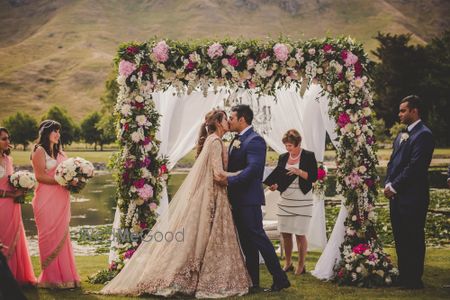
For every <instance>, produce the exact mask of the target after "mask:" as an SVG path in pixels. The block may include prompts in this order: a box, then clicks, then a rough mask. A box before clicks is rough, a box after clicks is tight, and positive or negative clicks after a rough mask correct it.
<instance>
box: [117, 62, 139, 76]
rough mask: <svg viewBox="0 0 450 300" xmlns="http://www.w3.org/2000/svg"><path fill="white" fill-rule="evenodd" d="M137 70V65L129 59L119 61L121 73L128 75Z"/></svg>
mask: <svg viewBox="0 0 450 300" xmlns="http://www.w3.org/2000/svg"><path fill="white" fill-rule="evenodd" d="M135 70H136V65H135V64H133V63H131V62H129V61H127V60H121V61H120V63H119V74H120V75H121V76H125V77H128V76H130V75H131V73H133V72H134V71H135Z"/></svg>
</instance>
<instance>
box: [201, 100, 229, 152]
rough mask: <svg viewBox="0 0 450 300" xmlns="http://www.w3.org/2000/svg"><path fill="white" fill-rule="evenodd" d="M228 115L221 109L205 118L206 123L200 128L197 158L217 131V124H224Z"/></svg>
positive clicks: (211, 112) (214, 110) (215, 110)
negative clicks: (209, 137)
mask: <svg viewBox="0 0 450 300" xmlns="http://www.w3.org/2000/svg"><path fill="white" fill-rule="evenodd" d="M226 117H227V114H226V112H225V111H223V110H220V109H213V110H212V111H210V112H209V113H207V114H206V116H205V122H203V124H202V125H201V126H200V133H199V135H198V141H197V156H196V157H198V156H199V155H200V153H201V152H202V149H203V145H204V144H205V141H206V138H207V137H208V135H210V134H212V133H214V132H215V131H216V130H217V126H216V124H217V123H220V122H222V120H223V118H226Z"/></svg>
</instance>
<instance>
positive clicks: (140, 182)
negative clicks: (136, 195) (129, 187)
mask: <svg viewBox="0 0 450 300" xmlns="http://www.w3.org/2000/svg"><path fill="white" fill-rule="evenodd" d="M133 185H134V187H135V188H137V189H141V188H143V187H144V185H145V179H144V178H141V179H139V180H136V181H135V182H134V183H133Z"/></svg>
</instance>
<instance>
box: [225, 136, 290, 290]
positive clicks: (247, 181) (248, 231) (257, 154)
mask: <svg viewBox="0 0 450 300" xmlns="http://www.w3.org/2000/svg"><path fill="white" fill-rule="evenodd" d="M235 139H237V138H235ZM238 139H239V141H240V145H239V147H236V145H237V144H238V143H237V141H235V140H233V141H232V143H231V144H230V155H229V162H228V171H229V172H236V171H242V172H240V173H239V174H238V175H236V176H231V177H228V197H229V199H230V202H231V206H232V211H233V219H234V222H235V225H236V228H237V230H238V233H239V240H240V242H241V246H242V250H243V252H244V256H245V259H246V265H247V270H248V272H249V274H250V277H251V279H252V282H253V286H259V254H258V252H260V253H261V255H262V256H263V258H264V261H265V262H266V265H267V268H268V269H269V272H270V273H271V274H272V276H273V279H274V282H275V283H281V282H284V281H286V280H287V277H286V274H285V273H284V272H283V270H282V269H281V266H280V263H279V261H278V257H277V255H276V253H275V249H274V248H273V245H272V243H271V242H270V240H269V238H268V237H267V235H266V233H265V231H264V229H263V222H262V221H263V218H262V211H261V205H264V204H265V198H264V190H263V187H262V179H263V174H264V166H265V162H266V142H265V141H264V139H263V138H262V137H261V136H259V135H258V134H257V133H256V132H254V131H253V129H252V128H250V129H248V130H247V131H246V132H244V133H243V135H242V136H239V137H238Z"/></svg>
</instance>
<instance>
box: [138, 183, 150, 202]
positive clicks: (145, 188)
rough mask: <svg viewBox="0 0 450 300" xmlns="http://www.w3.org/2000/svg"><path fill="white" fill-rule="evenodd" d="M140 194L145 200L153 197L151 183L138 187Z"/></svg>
mask: <svg viewBox="0 0 450 300" xmlns="http://www.w3.org/2000/svg"><path fill="white" fill-rule="evenodd" d="M138 195H139V197H140V198H141V199H143V200H148V199H150V198H151V197H153V188H152V186H151V185H148V184H144V186H143V187H142V188H140V189H138Z"/></svg>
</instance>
